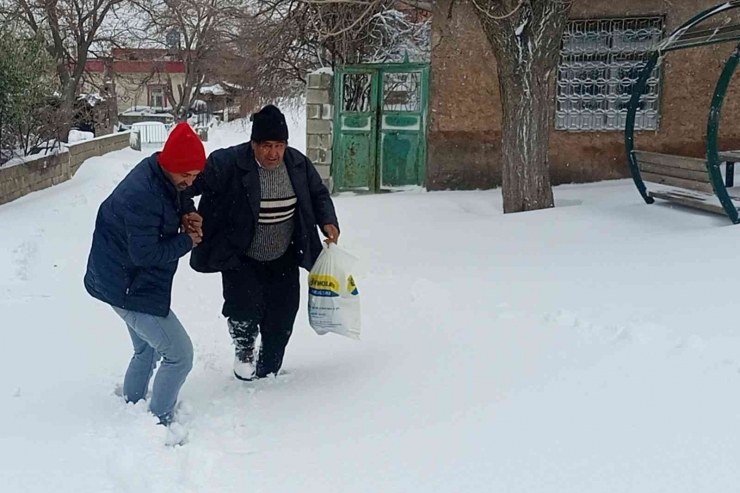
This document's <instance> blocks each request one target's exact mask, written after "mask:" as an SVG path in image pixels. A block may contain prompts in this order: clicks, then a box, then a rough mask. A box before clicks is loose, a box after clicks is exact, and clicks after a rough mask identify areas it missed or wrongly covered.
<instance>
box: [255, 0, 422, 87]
mask: <svg viewBox="0 0 740 493" xmlns="http://www.w3.org/2000/svg"><path fill="white" fill-rule="evenodd" d="M399 4H400V2H398V1H396V0H257V2H256V5H257V6H258V10H257V11H256V12H254V22H255V23H256V24H257V25H258V26H259V30H260V31H261V32H262V33H263V37H262V39H263V41H262V42H261V43H260V46H261V47H262V51H264V52H266V53H272V54H273V57H274V58H273V60H274V62H275V63H274V65H276V66H275V67H273V68H272V71H273V72H274V71H277V72H282V75H283V76H286V77H293V78H295V79H296V80H300V81H302V82H305V81H304V80H303V78H304V77H305V74H306V73H307V72H308V71H310V70H313V69H316V68H319V67H332V68H334V67H336V66H339V65H349V64H357V63H368V62H378V63H381V62H387V61H402V60H403V58H404V56H405V55H408V56H409V57H410V58H412V59H428V57H429V37H430V22H429V21H428V20H423V19H421V20H419V19H414V18H412V17H410V16H408V15H407V14H405V13H403V12H401V11H399V10H398V7H399Z"/></svg>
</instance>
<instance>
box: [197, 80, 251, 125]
mask: <svg viewBox="0 0 740 493" xmlns="http://www.w3.org/2000/svg"><path fill="white" fill-rule="evenodd" d="M241 89H242V88H241V86H238V85H236V84H230V83H228V82H219V83H218V84H206V85H204V86H202V87H201V88H200V96H199V98H198V99H199V100H200V101H202V103H201V107H200V108H198V111H205V112H207V113H209V114H212V115H216V116H218V117H220V118H221V119H222V120H223V121H229V120H231V119H233V118H237V117H239V114H240V111H241V108H240V104H239V99H240V94H239V93H240V92H241Z"/></svg>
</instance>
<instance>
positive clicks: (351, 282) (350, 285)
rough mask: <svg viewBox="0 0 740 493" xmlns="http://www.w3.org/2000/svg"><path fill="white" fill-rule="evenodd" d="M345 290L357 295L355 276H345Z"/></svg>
mask: <svg viewBox="0 0 740 493" xmlns="http://www.w3.org/2000/svg"><path fill="white" fill-rule="evenodd" d="M347 291H349V293H350V294H352V295H354V296H357V295H358V294H360V293H359V291H357V284H355V278H354V277H352V276H349V277H348V278H347Z"/></svg>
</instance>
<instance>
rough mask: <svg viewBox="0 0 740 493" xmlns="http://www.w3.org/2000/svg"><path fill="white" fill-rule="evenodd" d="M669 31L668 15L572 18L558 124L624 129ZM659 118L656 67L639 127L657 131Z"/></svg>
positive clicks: (560, 85) (562, 67)
mask: <svg viewBox="0 0 740 493" xmlns="http://www.w3.org/2000/svg"><path fill="white" fill-rule="evenodd" d="M664 32H665V22H664V19H663V17H639V18H626V19H591V20H573V21H570V22H568V25H567V27H566V29H565V32H564V33H563V46H562V50H561V53H560V65H559V67H558V80H557V96H556V109H555V128H556V129H559V130H569V131H575V132H589V131H591V132H593V131H608V130H624V127H625V122H626V121H627V106H628V105H629V101H630V98H631V94H632V88H633V86H634V85H635V83H636V82H637V78H638V77H639V76H640V72H641V71H642V69H643V68H645V66H646V64H647V61H648V59H649V57H650V51H651V50H653V49H654V48H655V47H656V46H657V44H658V43H659V42H660V41H661V39H662V38H663V35H664ZM659 121H660V67H656V69H655V70H654V71H653V73H652V74H651V76H650V79H649V80H648V83H647V87H646V88H645V92H644V93H643V95H642V98H641V99H640V106H639V107H638V111H637V118H636V121H635V128H636V129H638V130H657V128H658V124H659Z"/></svg>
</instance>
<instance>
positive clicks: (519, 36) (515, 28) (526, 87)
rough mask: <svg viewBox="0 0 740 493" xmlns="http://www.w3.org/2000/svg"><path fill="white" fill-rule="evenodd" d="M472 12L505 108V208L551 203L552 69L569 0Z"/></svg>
mask: <svg viewBox="0 0 740 493" xmlns="http://www.w3.org/2000/svg"><path fill="white" fill-rule="evenodd" d="M474 8H476V12H477V14H478V18H479V19H480V21H481V24H482V26H483V30H484V31H485V33H486V37H487V38H488V41H489V42H490V44H491V46H492V47H493V50H494V54H495V56H496V62H497V69H498V77H499V88H500V90H501V106H502V111H503V121H502V125H503V129H502V151H503V162H502V166H503V198H504V212H505V213H510V212H522V211H530V210H537V209H546V208H550V207H553V205H554V203H553V196H552V186H551V185H550V173H549V169H548V159H547V156H548V149H549V145H550V124H551V111H552V105H553V100H552V97H551V93H550V90H551V87H552V78H551V75H552V73H553V70H554V69H555V68H556V66H557V63H558V59H559V54H560V44H561V39H562V35H563V29H564V28H565V23H566V21H567V19H568V12H569V10H570V2H569V1H567V0H522V1H516V0H488V3H487V4H486V3H482V2H480V1H478V2H477V7H474Z"/></svg>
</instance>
